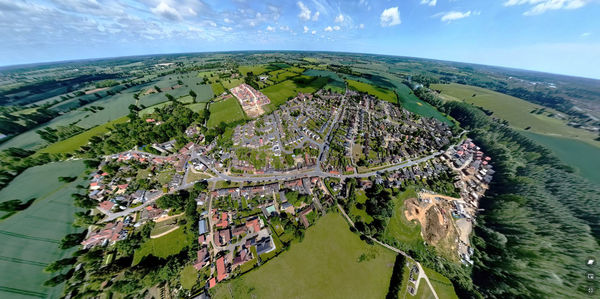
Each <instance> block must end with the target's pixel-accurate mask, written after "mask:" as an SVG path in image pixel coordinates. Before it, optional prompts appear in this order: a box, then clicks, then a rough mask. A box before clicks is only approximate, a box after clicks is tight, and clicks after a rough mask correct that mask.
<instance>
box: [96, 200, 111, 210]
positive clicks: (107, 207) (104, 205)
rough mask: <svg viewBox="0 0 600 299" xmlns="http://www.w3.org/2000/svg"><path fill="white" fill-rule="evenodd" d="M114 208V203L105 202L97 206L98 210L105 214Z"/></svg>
mask: <svg viewBox="0 0 600 299" xmlns="http://www.w3.org/2000/svg"><path fill="white" fill-rule="evenodd" d="M114 206H115V203H114V202H112V201H108V200H105V201H103V202H101V203H100V204H99V205H98V209H100V210H103V211H105V212H110V210H111V209H112V208H113V207H114Z"/></svg>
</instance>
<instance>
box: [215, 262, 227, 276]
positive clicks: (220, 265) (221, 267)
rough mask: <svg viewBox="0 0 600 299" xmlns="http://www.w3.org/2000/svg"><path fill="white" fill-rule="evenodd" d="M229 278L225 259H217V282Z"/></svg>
mask: <svg viewBox="0 0 600 299" xmlns="http://www.w3.org/2000/svg"><path fill="white" fill-rule="evenodd" d="M225 278H227V272H225V259H224V258H223V257H220V258H218V259H217V281H221V280H223V279H225Z"/></svg>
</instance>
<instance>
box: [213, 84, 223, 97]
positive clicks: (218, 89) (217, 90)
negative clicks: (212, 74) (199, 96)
mask: <svg viewBox="0 0 600 299" xmlns="http://www.w3.org/2000/svg"><path fill="white" fill-rule="evenodd" d="M210 87H211V88H212V92H213V94H214V95H215V96H218V95H221V94H222V93H224V92H225V87H223V84H221V83H219V82H215V83H212V84H210Z"/></svg>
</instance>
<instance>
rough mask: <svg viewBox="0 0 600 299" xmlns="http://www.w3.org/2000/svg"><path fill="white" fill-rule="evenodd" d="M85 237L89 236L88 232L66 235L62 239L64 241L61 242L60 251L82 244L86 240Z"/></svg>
mask: <svg viewBox="0 0 600 299" xmlns="http://www.w3.org/2000/svg"><path fill="white" fill-rule="evenodd" d="M85 235H87V230H85V231H83V232H81V233H72V234H68V235H66V236H65V237H64V238H62V240H60V246H59V247H60V249H67V248H71V247H73V246H77V245H79V244H81V242H82V241H83V239H84V238H85Z"/></svg>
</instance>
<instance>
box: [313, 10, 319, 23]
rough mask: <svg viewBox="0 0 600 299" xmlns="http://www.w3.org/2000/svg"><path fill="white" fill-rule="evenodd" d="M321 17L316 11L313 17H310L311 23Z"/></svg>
mask: <svg viewBox="0 0 600 299" xmlns="http://www.w3.org/2000/svg"><path fill="white" fill-rule="evenodd" d="M320 15H321V13H320V12H318V11H316V12H315V13H314V14H313V16H312V20H313V21H318V20H319V16H320Z"/></svg>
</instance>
